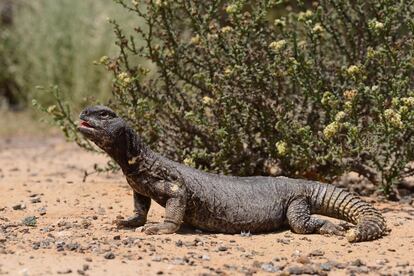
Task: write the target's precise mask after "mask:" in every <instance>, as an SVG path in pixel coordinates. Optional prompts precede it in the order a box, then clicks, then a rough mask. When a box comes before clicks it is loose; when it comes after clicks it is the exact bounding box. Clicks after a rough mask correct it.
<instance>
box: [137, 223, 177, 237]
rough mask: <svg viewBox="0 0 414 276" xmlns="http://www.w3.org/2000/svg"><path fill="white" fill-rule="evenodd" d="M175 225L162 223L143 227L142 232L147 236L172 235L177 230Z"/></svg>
mask: <svg viewBox="0 0 414 276" xmlns="http://www.w3.org/2000/svg"><path fill="white" fill-rule="evenodd" d="M178 228H179V227H177V225H176V224H174V223H171V222H164V223H158V224H150V225H145V226H144V232H145V234H147V235H160V234H172V233H175V231H177V230H178Z"/></svg>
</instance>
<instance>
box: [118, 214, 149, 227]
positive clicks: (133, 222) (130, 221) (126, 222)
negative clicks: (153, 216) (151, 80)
mask: <svg viewBox="0 0 414 276" xmlns="http://www.w3.org/2000/svg"><path fill="white" fill-rule="evenodd" d="M113 223H114V224H115V225H116V226H117V228H136V227H140V226H143V225H144V224H145V218H143V217H141V216H138V215H135V216H132V217H129V218H127V219H116V220H114V222H113Z"/></svg>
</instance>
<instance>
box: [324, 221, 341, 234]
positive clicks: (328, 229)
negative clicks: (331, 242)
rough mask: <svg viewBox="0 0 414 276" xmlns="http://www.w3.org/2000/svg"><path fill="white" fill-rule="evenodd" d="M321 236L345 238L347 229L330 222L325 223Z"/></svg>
mask: <svg viewBox="0 0 414 276" xmlns="http://www.w3.org/2000/svg"><path fill="white" fill-rule="evenodd" d="M318 232H319V234H322V235H337V236H344V235H345V229H344V228H343V227H342V226H340V225H336V224H334V223H332V222H330V221H325V223H324V224H323V225H322V227H321V228H319V231H318Z"/></svg>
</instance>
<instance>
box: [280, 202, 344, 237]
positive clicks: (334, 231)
mask: <svg viewBox="0 0 414 276" xmlns="http://www.w3.org/2000/svg"><path fill="white" fill-rule="evenodd" d="M286 217H287V220H288V223H289V226H290V227H291V229H292V231H293V232H295V233H298V234H312V233H318V234H322V235H338V236H344V235H345V229H344V228H343V227H341V226H339V225H336V224H334V223H332V222H330V221H327V220H324V219H319V218H316V217H312V216H311V212H310V204H309V203H308V202H307V200H306V199H305V198H298V199H295V200H294V201H292V202H291V203H290V205H289V206H288V209H287V213H286Z"/></svg>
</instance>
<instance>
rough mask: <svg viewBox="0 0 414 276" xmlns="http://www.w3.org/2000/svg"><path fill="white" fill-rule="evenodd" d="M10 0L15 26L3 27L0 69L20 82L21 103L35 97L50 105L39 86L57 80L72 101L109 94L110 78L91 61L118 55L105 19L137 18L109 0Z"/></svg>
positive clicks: (17, 90) (76, 103) (77, 102)
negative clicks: (11, 0) (109, 55)
mask: <svg viewBox="0 0 414 276" xmlns="http://www.w3.org/2000/svg"><path fill="white" fill-rule="evenodd" d="M12 3H13V8H14V14H13V25H11V26H9V27H8V28H7V29H4V31H3V32H1V31H0V35H2V41H1V42H0V61H4V62H3V63H4V64H2V68H4V69H5V70H4V71H3V69H2V71H3V72H7V76H8V78H9V79H13V81H14V83H15V84H16V85H15V87H14V91H13V93H14V94H15V95H16V96H17V97H18V100H19V102H20V103H21V104H22V105H24V104H25V103H27V102H28V101H30V100H31V99H32V98H37V99H38V100H39V101H41V102H43V103H44V104H51V103H52V100H53V99H52V98H50V97H49V95H47V94H44V93H40V92H39V91H38V90H36V89H35V87H36V86H48V85H50V84H57V83H58V84H59V86H60V88H61V90H62V93H63V95H65V96H66V97H67V98H69V99H70V100H71V102H73V103H74V105H79V104H80V103H82V102H83V101H84V98H85V97H93V98H97V99H101V100H104V99H108V98H109V96H110V95H111V92H110V91H111V77H110V75H109V74H107V72H106V71H105V69H104V68H102V67H101V66H94V65H93V62H94V61H96V60H99V58H100V57H101V56H102V55H104V54H107V55H108V54H116V49H117V47H116V45H115V43H114V39H115V36H114V34H113V30H112V27H111V25H110V24H109V23H108V19H107V18H108V17H112V18H117V19H118V20H119V21H120V22H122V23H123V24H124V25H128V24H130V23H131V22H134V23H136V18H135V17H131V14H130V13H128V12H127V11H125V10H124V9H122V8H121V7H118V6H117V5H114V4H113V1H111V0H100V1H85V0H59V1H56V0H37V1H30V0H22V1H13V2H12ZM0 75H1V73H0ZM18 92H19V93H18Z"/></svg>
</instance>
